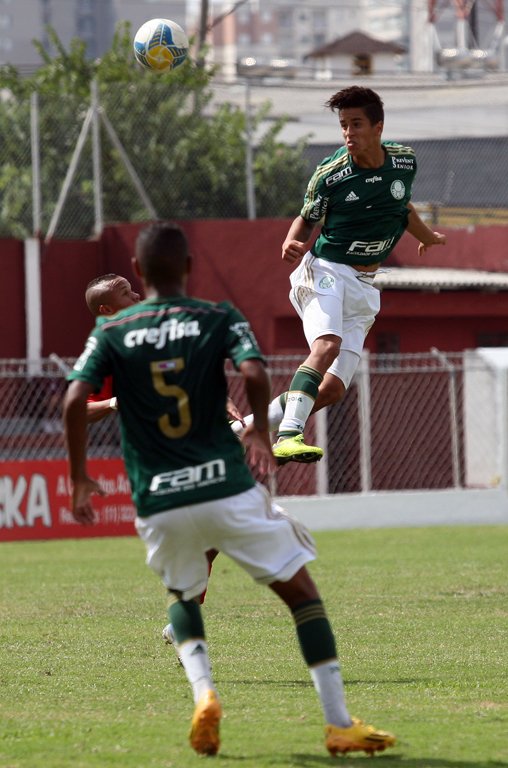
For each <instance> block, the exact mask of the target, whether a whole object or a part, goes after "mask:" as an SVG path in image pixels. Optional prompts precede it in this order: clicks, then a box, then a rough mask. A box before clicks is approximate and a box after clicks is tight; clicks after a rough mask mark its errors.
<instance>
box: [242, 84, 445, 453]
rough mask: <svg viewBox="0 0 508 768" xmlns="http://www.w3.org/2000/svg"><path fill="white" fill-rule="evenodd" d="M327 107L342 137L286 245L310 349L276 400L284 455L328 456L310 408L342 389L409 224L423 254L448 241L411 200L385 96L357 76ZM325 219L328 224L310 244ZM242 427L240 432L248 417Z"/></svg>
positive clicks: (403, 150) (273, 410) (411, 165)
mask: <svg viewBox="0 0 508 768" xmlns="http://www.w3.org/2000/svg"><path fill="white" fill-rule="evenodd" d="M327 106H328V107H329V108H330V109H331V110H332V111H336V112H338V116H339V123H340V127H341V130H342V135H343V137H344V146H342V147H340V148H339V149H338V150H337V151H336V152H335V153H334V154H333V155H331V156H330V157H326V158H325V159H324V160H323V161H322V162H321V163H320V165H319V166H318V167H317V168H316V170H315V172H314V174H313V175H312V177H311V179H310V181H309V183H308V186H307V191H306V194H305V199H304V203H303V207H302V210H301V212H300V215H299V216H297V218H296V219H295V220H294V221H293V223H292V224H291V226H290V228H289V231H288V234H287V236H286V239H285V241H284V243H283V246H282V258H283V260H284V261H286V262H287V263H288V264H290V265H291V266H293V267H295V269H294V271H293V272H292V273H291V276H290V281H291V291H290V294H289V297H290V300H291V303H292V304H293V306H294V308H295V310H296V312H297V313H298V315H299V316H300V318H301V319H302V322H303V330H304V333H305V337H306V339H307V343H308V345H309V348H310V353H309V355H308V357H307V358H306V360H305V361H304V362H303V364H302V365H301V366H300V367H299V368H298V370H297V371H296V372H295V374H294V376H293V379H292V381H291V384H290V386H289V391H288V392H287V393H283V395H281V396H279V398H276V399H275V400H274V401H273V402H272V403H271V404H270V408H269V414H270V427H271V429H274V430H278V431H277V437H278V441H277V443H276V444H275V445H274V449H273V450H274V455H275V456H276V458H277V461H278V463H279V464H284V463H286V462H288V461H298V462H303V463H305V462H312V461H317V460H319V459H320V458H321V457H322V455H323V451H322V449H321V448H319V447H318V446H309V445H306V444H305V442H304V438H303V432H304V429H305V425H306V423H307V420H308V418H309V416H310V414H311V413H313V412H315V411H317V410H319V409H320V408H323V407H324V406H326V405H332V404H334V403H337V402H339V401H340V400H341V399H342V398H343V397H344V394H345V392H346V390H347V388H348V387H349V384H350V382H351V380H352V378H353V375H354V373H355V371H356V369H357V366H358V363H359V361H360V356H361V353H362V349H363V345H364V341H365V337H366V335H367V333H368V332H369V330H370V328H371V327H372V325H373V323H374V320H375V317H376V315H377V313H378V312H379V308H380V300H379V290H378V289H377V288H376V286H375V284H374V277H375V275H376V272H377V270H378V268H379V266H380V264H381V263H382V262H383V261H384V260H385V259H386V258H388V256H389V255H390V253H391V252H392V250H393V248H394V247H395V245H396V244H397V243H398V241H399V240H400V238H401V237H402V235H403V234H404V232H405V231H406V230H407V231H408V232H410V233H411V234H412V235H413V236H414V237H415V238H416V239H417V240H418V241H419V248H418V250H419V252H420V253H423V251H425V250H426V249H427V248H429V247H430V246H432V245H442V244H444V243H445V237H444V235H441V234H439V233H438V232H433V231H432V230H431V229H429V227H428V226H427V225H426V224H425V223H424V222H423V221H422V219H421V218H420V217H419V216H418V214H417V212H416V210H415V209H414V207H413V205H412V204H411V202H410V198H411V188H412V185H413V181H414V178H415V174H416V157H415V153H414V151H413V150H412V149H411V147H406V146H402V145H401V144H397V143H395V142H393V141H381V134H382V132H383V125H384V108H383V102H382V100H381V98H380V97H379V95H378V94H377V93H376V92H375V91H373V90H371V89H370V88H364V87H360V86H356V85H354V86H351V87H349V88H344V89H343V90H341V91H338V92H337V93H335V94H334V95H333V96H331V97H330V99H329V100H328V102H327ZM317 225H321V230H320V232H319V235H318V236H317V238H316V240H315V242H314V243H313V244H311V242H312V241H311V238H312V235H313V232H314V228H315V227H316V226H317ZM247 422H249V417H247ZM234 429H235V431H237V432H241V431H242V425H241V424H236V425H234Z"/></svg>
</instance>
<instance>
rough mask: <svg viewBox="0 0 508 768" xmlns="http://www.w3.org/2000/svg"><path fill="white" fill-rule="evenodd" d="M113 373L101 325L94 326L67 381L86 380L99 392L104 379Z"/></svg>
mask: <svg viewBox="0 0 508 768" xmlns="http://www.w3.org/2000/svg"><path fill="white" fill-rule="evenodd" d="M110 375H111V365H110V361H109V354H108V346H107V343H106V339H105V338H104V333H103V332H102V331H101V329H100V327H96V328H94V330H93V331H92V333H91V334H90V336H89V337H88V339H87V340H86V344H85V348H84V350H83V352H82V353H81V355H80V356H79V357H78V359H77V360H76V362H75V364H74V368H73V369H72V371H71V372H70V373H69V375H68V376H67V381H85V382H86V383H87V384H91V385H92V386H93V388H94V391H95V392H99V391H100V390H101V388H102V386H103V383H104V380H105V379H106V378H107V377H108V376H110Z"/></svg>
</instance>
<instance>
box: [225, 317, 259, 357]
mask: <svg viewBox="0 0 508 768" xmlns="http://www.w3.org/2000/svg"><path fill="white" fill-rule="evenodd" d="M223 306H226V307H227V308H228V310H229V311H228V314H227V329H226V338H225V348H226V356H227V357H229V358H230V359H231V361H232V362H233V365H234V366H235V368H238V366H239V365H240V363H242V362H243V361H244V360H250V359H258V360H262V361H263V362H264V357H263V355H262V353H261V350H260V349H259V345H258V342H257V340H256V337H255V336H254V333H253V331H252V328H251V327H250V324H249V322H248V320H246V318H245V317H244V316H243V315H242V313H241V312H240V311H239V310H238V309H236V307H233V306H231V305H227V304H226V305H223Z"/></svg>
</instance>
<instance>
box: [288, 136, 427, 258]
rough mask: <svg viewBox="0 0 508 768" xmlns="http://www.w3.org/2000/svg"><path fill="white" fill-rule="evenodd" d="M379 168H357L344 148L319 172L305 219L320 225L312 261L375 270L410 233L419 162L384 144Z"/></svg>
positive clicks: (402, 149) (311, 184)
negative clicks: (405, 231)
mask: <svg viewBox="0 0 508 768" xmlns="http://www.w3.org/2000/svg"><path fill="white" fill-rule="evenodd" d="M382 146H383V148H384V151H385V162H384V164H383V165H382V166H381V167H380V168H375V169H372V168H359V167H358V166H357V165H355V163H354V161H353V159H352V157H351V156H350V155H349V153H348V151H347V149H346V147H341V148H340V149H338V150H337V152H335V154H333V155H331V156H330V157H327V158H325V159H324V160H323V162H322V163H320V165H318V167H317V168H316V170H315V172H314V174H313V175H312V178H311V180H310V181H309V184H308V186H307V192H306V194H305V200H304V204H303V208H302V210H301V214H300V215H301V216H302V217H303V218H304V219H305V220H306V221H309V222H312V223H317V222H319V221H321V220H323V221H322V229H321V233H320V234H319V236H318V238H317V240H316V242H315V244H314V245H313V247H312V248H311V251H312V253H313V254H314V256H317V257H319V258H321V259H328V261H334V262H338V263H340V264H359V265H368V264H374V263H376V262H379V261H383V260H384V259H386V258H387V257H388V256H389V255H390V253H391V251H392V250H393V247H394V246H395V244H396V243H397V241H398V240H399V239H400V238H401V237H402V235H403V233H404V230H405V229H406V227H407V218H408V213H409V210H408V207H407V204H408V202H409V200H410V198H411V187H412V184H413V180H414V177H415V174H416V158H415V154H414V151H413V150H412V149H411V148H410V147H403V146H401V145H400V144H395V143H394V142H383V144H382Z"/></svg>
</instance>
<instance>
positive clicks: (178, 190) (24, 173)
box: [0, 24, 307, 237]
mask: <svg viewBox="0 0 508 768" xmlns="http://www.w3.org/2000/svg"><path fill="white" fill-rule="evenodd" d="M48 33H49V37H50V40H51V42H52V46H53V48H54V55H50V54H48V52H47V51H46V50H45V49H44V48H43V46H42V45H41V43H39V42H37V41H35V42H34V45H35V46H36V48H37V50H38V52H39V54H40V56H41V61H42V64H41V67H40V68H39V69H38V70H37V71H36V72H35V73H34V74H33V75H31V76H30V77H23V76H22V75H21V74H20V72H19V71H18V70H17V69H16V68H14V67H12V66H6V67H2V68H0V89H1V90H2V98H1V100H0V131H1V134H2V136H3V137H4V138H3V142H2V149H1V164H0V194H1V200H2V203H1V208H0V235H1V236H7V235H10V236H17V237H23V236H26V235H28V234H31V232H32V229H33V217H32V178H33V175H32V167H33V162H32V160H33V159H32V157H31V108H30V99H31V97H32V94H37V99H38V107H37V114H38V121H37V124H38V130H39V136H40V143H39V146H40V181H41V190H42V230H43V232H45V231H46V230H47V228H48V225H49V222H50V220H51V217H52V215H53V212H54V210H55V206H56V204H57V200H58V197H59V195H60V192H61V188H62V184H63V182H64V179H65V176H66V173H67V171H68V168H69V164H70V163H71V160H72V158H73V155H74V154H75V151H76V144H77V141H78V137H79V136H80V132H81V131H82V127H83V124H84V120H85V118H86V116H87V113H88V110H89V108H90V103H91V102H90V98H91V96H90V94H91V83H92V81H94V80H95V81H96V82H97V87H98V103H99V118H98V124H99V125H100V129H99V134H98V135H99V138H100V146H101V152H100V166H101V170H102V172H101V175H100V179H101V187H102V196H101V199H102V202H103V210H104V217H105V219H106V221H138V220H143V219H147V218H149V217H150V216H149V212H148V211H147V209H146V207H145V205H144V203H143V201H142V199H141V197H140V195H139V194H138V192H137V191H136V188H135V185H134V183H133V180H132V177H131V175H130V174H129V173H128V170H127V168H126V165H125V163H124V162H123V160H122V152H121V151H120V150H119V148H118V146H115V144H114V142H113V141H112V140H111V137H110V135H109V133H108V131H107V130H106V121H108V122H109V123H110V124H111V125H112V127H113V130H114V133H115V135H116V137H117V139H118V140H119V142H120V145H121V147H122V148H123V149H124V150H125V154H126V155H127V156H128V158H129V161H130V164H131V166H132V167H133V168H134V170H135V172H136V174H137V176H138V177H139V179H140V181H141V184H142V186H143V188H144V190H145V191H146V193H147V195H148V197H149V198H150V200H151V203H152V205H153V207H154V209H155V212H156V215H157V216H158V217H159V218H174V219H182V218H223V217H236V218H242V217H245V216H246V214H247V203H246V188H247V183H246V174H245V165H246V163H245V158H246V136H247V124H246V115H245V113H244V112H243V111H242V110H241V109H239V108H238V107H235V106H233V105H231V104H222V105H219V106H217V105H215V104H214V103H213V88H212V85H213V78H214V72H213V70H210V69H207V68H204V67H197V66H196V65H195V64H194V63H193V62H192V60H191V59H189V60H188V61H187V62H185V64H183V65H182V66H181V67H179V68H178V69H177V70H175V71H174V72H170V73H163V74H155V73H153V74H152V73H151V72H147V71H144V70H142V69H141V68H140V67H139V66H138V64H137V63H136V62H135V60H134V56H133V54H132V40H131V33H130V27H129V25H128V24H124V25H120V26H119V27H118V28H117V31H116V33H115V36H114V39H113V42H112V45H111V48H110V50H109V51H108V52H107V53H106V54H105V55H104V56H103V57H102V58H101V59H97V60H94V61H91V60H89V59H87V57H86V49H85V45H84V43H83V42H82V41H80V40H79V39H75V40H73V41H72V43H71V44H70V46H69V49H68V50H66V49H65V47H64V46H63V45H62V43H61V41H60V40H59V39H58V36H57V35H56V33H55V32H54V30H51V29H50V30H49V31H48ZM269 113H270V107H269V106H268V105H263V107H261V108H259V109H258V110H257V111H256V112H255V113H254V114H253V115H252V116H251V130H252V133H253V135H256V146H255V150H254V164H253V165H254V182H255V189H256V198H257V215H258V216H259V217H263V216H269V217H276V216H290V215H294V213H295V212H297V211H298V210H299V206H300V202H301V197H302V191H303V187H304V184H305V179H306V175H307V168H306V163H305V161H304V159H303V157H302V145H299V146H297V147H289V146H287V145H285V144H283V143H282V142H281V141H280V139H279V134H280V132H281V129H282V127H283V125H284V121H283V120H274V121H271V122H270V127H269V128H268V129H265V130H264V131H263V130H262V125H265V124H266V121H267V119H268V120H269V117H270V115H269ZM260 134H261V135H260ZM83 136H84V137H85V139H84V144H83V150H82V152H81V155H80V157H79V161H78V162H77V163H76V172H75V175H74V177H73V180H72V184H71V186H70V190H69V194H68V196H67V198H66V201H65V204H64V207H63V211H62V218H61V221H60V224H59V226H58V229H57V235H59V236H64V237H89V236H90V235H91V234H92V232H93V229H94V216H95V213H94V185H96V184H97V181H96V180H94V170H93V162H92V131H91V130H89V131H88V132H87V133H86V134H85V133H84V131H83ZM75 159H76V160H77V158H75Z"/></svg>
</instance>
